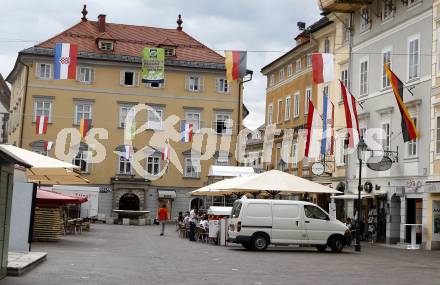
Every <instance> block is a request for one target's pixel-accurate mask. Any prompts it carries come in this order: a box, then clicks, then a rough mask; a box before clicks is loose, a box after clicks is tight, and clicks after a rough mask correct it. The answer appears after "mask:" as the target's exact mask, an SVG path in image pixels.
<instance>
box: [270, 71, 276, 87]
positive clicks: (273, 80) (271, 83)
mask: <svg viewBox="0 0 440 285" xmlns="http://www.w3.org/2000/svg"><path fill="white" fill-rule="evenodd" d="M274 85H275V74H271V75H270V81H269V86H274Z"/></svg>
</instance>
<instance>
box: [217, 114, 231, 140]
mask: <svg viewBox="0 0 440 285" xmlns="http://www.w3.org/2000/svg"><path fill="white" fill-rule="evenodd" d="M215 119H216V121H215V131H216V133H217V134H228V135H231V134H232V120H231V114H216V115H215Z"/></svg>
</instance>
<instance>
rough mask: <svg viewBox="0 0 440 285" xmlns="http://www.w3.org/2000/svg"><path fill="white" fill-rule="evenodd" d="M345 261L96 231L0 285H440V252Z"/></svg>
mask: <svg viewBox="0 0 440 285" xmlns="http://www.w3.org/2000/svg"><path fill="white" fill-rule="evenodd" d="M362 249H363V251H362V252H361V253H360V254H359V253H354V252H353V249H352V248H349V249H346V250H345V251H344V252H343V253H341V254H333V253H331V252H326V253H319V252H317V251H316V250H315V249H314V248H269V249H268V250H267V251H266V252H250V251H246V250H244V249H242V248H241V247H239V246H232V247H218V246H213V245H210V244H204V243H198V242H197V243H195V242H189V241H188V240H184V239H180V238H178V237H177V233H176V232H175V231H174V226H171V225H169V226H167V233H166V235H165V236H164V237H160V236H159V227H157V226H146V227H137V226H118V225H112V226H111V225H93V227H92V231H91V232H90V233H83V234H82V235H77V236H67V237H63V239H62V240H61V241H60V242H56V243H35V244H34V245H33V250H35V251H47V252H48V257H47V261H45V262H43V263H42V264H40V265H39V266H38V267H36V268H34V269H33V270H32V271H30V272H28V273H26V274H25V275H23V276H21V277H7V278H6V279H3V280H1V281H0V285H5V284H17V285H23V284H27V285H40V284H41V285H43V284H44V285H51V284H56V285H64V284H65V285H69V284H105V285H109V284H124V285H125V284H154V285H156V284H191V285H194V284H210V285H211V284H253V285H257V284H258V285H259V284H270V285H273V284H308V285H310V284H313V285H315V284H399V285H402V284H437V285H438V284H440V252H438V251H437V252H426V251H406V250H399V249H391V248H385V247H381V246H371V245H369V244H364V246H363V248H362Z"/></svg>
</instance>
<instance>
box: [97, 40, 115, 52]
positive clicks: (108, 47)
mask: <svg viewBox="0 0 440 285" xmlns="http://www.w3.org/2000/svg"><path fill="white" fill-rule="evenodd" d="M98 47H99V49H100V50H105V51H112V50H113V42H111V41H99V42H98Z"/></svg>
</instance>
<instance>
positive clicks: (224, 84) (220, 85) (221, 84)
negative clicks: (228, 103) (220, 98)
mask: <svg viewBox="0 0 440 285" xmlns="http://www.w3.org/2000/svg"><path fill="white" fill-rule="evenodd" d="M216 85H217V92H218V93H225V94H226V93H229V82H228V80H227V79H225V78H217V82H216Z"/></svg>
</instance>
